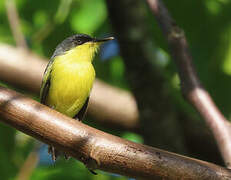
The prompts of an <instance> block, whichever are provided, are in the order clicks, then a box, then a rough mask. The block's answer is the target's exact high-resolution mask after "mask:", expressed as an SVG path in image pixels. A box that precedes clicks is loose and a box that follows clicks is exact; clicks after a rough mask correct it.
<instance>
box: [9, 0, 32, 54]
mask: <svg viewBox="0 0 231 180" xmlns="http://www.w3.org/2000/svg"><path fill="white" fill-rule="evenodd" d="M5 3H6V4H5V6H6V10H7V17H8V21H9V24H10V29H11V31H12V33H13V36H14V39H15V41H16V44H17V46H18V47H21V48H23V49H26V50H27V49H28V47H27V43H26V41H25V38H24V35H23V33H22V31H21V28H20V22H19V16H18V12H17V9H16V6H15V1H14V0H6V1H5Z"/></svg>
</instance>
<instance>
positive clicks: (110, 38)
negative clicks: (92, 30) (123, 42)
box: [93, 37, 114, 43]
mask: <svg viewBox="0 0 231 180" xmlns="http://www.w3.org/2000/svg"><path fill="white" fill-rule="evenodd" d="M113 39H114V37H107V38H102V39H93V42H98V43H100V42H102V43H103V42H106V41H110V40H113Z"/></svg>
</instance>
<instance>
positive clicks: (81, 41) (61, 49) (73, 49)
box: [40, 34, 114, 161]
mask: <svg viewBox="0 0 231 180" xmlns="http://www.w3.org/2000/svg"><path fill="white" fill-rule="evenodd" d="M113 39H114V38H113V37H107V38H101V39H97V38H93V37H91V36H89V35H86V34H75V35H72V36H70V37H68V38H66V39H65V40H63V41H62V42H61V43H60V44H59V45H58V46H57V47H56V48H55V51H54V53H53V55H52V56H51V58H50V61H49V63H48V65H47V67H46V69H45V72H44V74H43V80H42V84H41V89H40V102H41V103H42V104H44V105H47V106H49V107H50V108H52V109H55V110H56V111H58V112H60V113H62V114H65V115H67V116H69V117H71V118H74V119H77V120H79V121H81V120H83V118H84V114H85V113H86V110H87V106H88V102H89V95H90V91H91V89H92V86H93V82H94V79H95V69H94V67H93V65H92V61H93V59H94V56H95V54H96V52H97V50H98V49H99V47H100V45H101V44H102V43H104V42H107V41H109V40H113ZM48 152H49V153H50V154H51V157H52V160H53V161H55V160H56V159H57V157H58V155H59V154H60V152H58V151H57V150H56V149H55V148H54V147H53V146H50V147H49V148H48ZM64 155H65V153H64Z"/></svg>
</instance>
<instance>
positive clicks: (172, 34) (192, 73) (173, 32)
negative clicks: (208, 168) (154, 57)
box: [147, 0, 231, 168]
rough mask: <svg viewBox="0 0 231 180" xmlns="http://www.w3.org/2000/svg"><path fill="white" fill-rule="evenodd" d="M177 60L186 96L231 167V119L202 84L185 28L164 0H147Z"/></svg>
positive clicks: (183, 91)
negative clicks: (228, 118)
mask: <svg viewBox="0 0 231 180" xmlns="http://www.w3.org/2000/svg"><path fill="white" fill-rule="evenodd" d="M147 2H148V4H149V6H150V8H151V10H152V12H153V14H154V15H155V17H156V19H157V21H158V23H159V25H160V28H161V29H162V31H163V34H164V36H165V38H166V39H167V41H168V44H169V48H170V53H171V55H172V57H173V60H174V61H175V63H176V64H177V67H178V71H179V76H180V80H181V91H182V94H183V96H184V97H185V98H186V99H187V100H188V101H189V102H190V103H191V104H192V105H193V106H194V107H195V108H196V109H197V111H198V112H199V113H200V114H201V116H202V117H203V118H204V120H205V121H206V123H207V125H208V127H209V128H210V129H211V131H212V133H213V135H214V137H215V139H216V142H217V144H218V147H219V150H220V152H221V154H222V157H223V160H224V162H225V164H226V166H227V167H229V168H231V133H230V123H229V122H228V121H227V120H226V118H225V117H224V116H223V115H222V113H221V112H220V111H219V109H218V108H217V106H216V105H215V103H214V102H213V100H212V98H211V97H210V95H209V93H208V92H207V91H206V90H205V89H204V87H203V86H202V84H201V82H200V80H199V78H198V76H197V74H196V70H195V68H194V65H193V63H192V61H193V60H192V56H191V53H190V50H189V47H188V43H187V40H186V38H185V35H184V32H183V30H181V29H180V28H179V27H178V26H177V25H176V23H175V21H174V20H173V18H172V17H171V16H170V14H169V13H168V10H167V8H166V7H165V5H164V4H163V3H162V1H161V0H147Z"/></svg>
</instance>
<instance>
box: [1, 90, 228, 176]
mask: <svg viewBox="0 0 231 180" xmlns="http://www.w3.org/2000/svg"><path fill="white" fill-rule="evenodd" d="M0 117H1V118H0V120H1V121H3V122H5V123H6V124H8V125H10V126H12V127H15V128H16V129H18V130H20V131H22V132H24V133H26V134H28V135H31V136H33V137H34V138H36V139H39V140H41V141H42V142H44V143H48V144H50V145H52V146H55V147H56V148H58V149H60V150H62V151H64V152H65V153H67V154H68V155H71V156H73V157H74V158H76V159H78V160H80V161H82V162H83V163H84V164H85V165H86V166H87V167H88V168H90V169H101V170H104V171H108V172H113V173H118V174H122V175H126V176H130V177H136V178H138V177H141V178H146V179H154V177H162V178H164V179H197V180H200V179H219V180H221V179H222V180H224V179H231V171H230V170H228V169H225V168H223V167H220V166H217V165H215V164H212V163H208V162H204V161H200V160H196V159H192V158H188V157H185V156H181V155H177V154H174V153H170V152H167V151H163V150H160V149H156V148H152V147H149V146H145V145H141V144H137V143H133V142H130V141H127V140H123V139H121V138H119V137H116V136H113V135H110V134H107V133H104V132H102V131H99V130H97V129H94V128H91V127H89V126H87V125H85V124H83V123H81V122H79V121H76V120H74V119H71V118H69V117H67V116H65V115H63V114H61V113H59V112H56V111H54V110H52V109H50V108H48V107H47V106H44V105H42V104H40V103H38V102H36V101H34V100H32V99H30V98H27V97H24V96H22V95H20V94H19V93H16V92H15V91H12V90H9V89H6V88H3V87H0Z"/></svg>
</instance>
